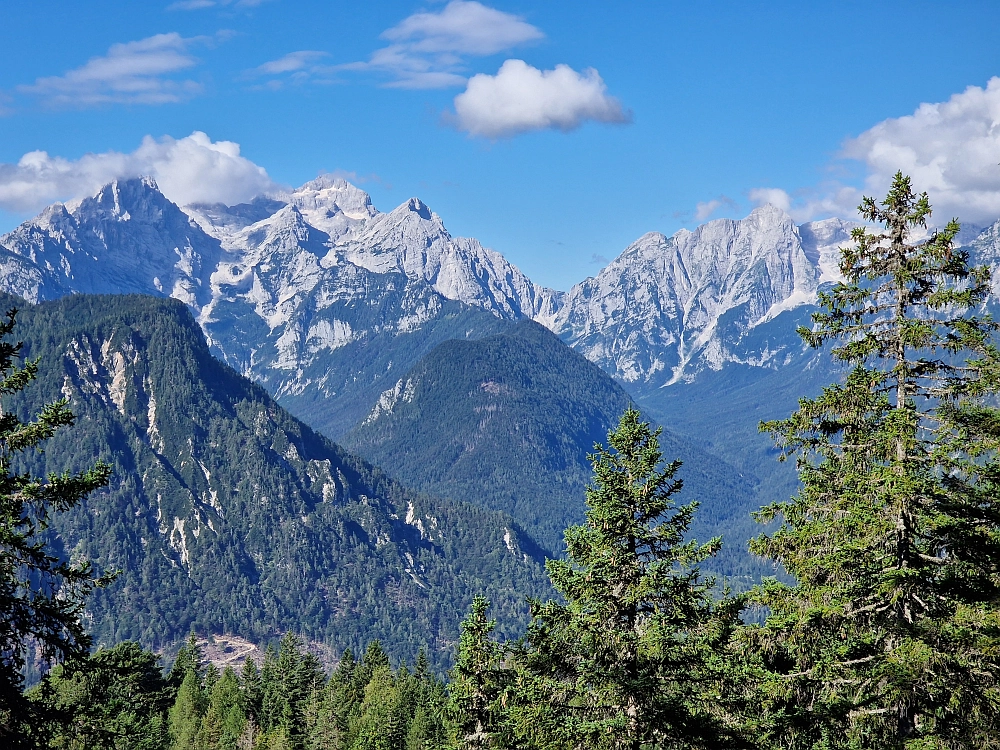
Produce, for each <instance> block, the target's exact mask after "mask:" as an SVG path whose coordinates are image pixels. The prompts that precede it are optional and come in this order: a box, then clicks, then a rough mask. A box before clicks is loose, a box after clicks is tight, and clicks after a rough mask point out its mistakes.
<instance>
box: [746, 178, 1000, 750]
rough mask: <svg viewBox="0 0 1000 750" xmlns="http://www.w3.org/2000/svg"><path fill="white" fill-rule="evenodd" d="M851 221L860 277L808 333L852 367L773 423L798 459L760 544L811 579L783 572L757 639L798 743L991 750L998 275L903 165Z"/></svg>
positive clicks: (997, 726) (774, 735)
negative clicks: (918, 234) (933, 226)
mask: <svg viewBox="0 0 1000 750" xmlns="http://www.w3.org/2000/svg"><path fill="white" fill-rule="evenodd" d="M860 211H861V215H862V217H863V218H864V219H865V220H866V221H867V222H871V223H873V224H878V225H881V226H882V227H883V228H884V230H883V231H881V232H879V233H873V232H871V231H869V230H868V229H865V228H859V229H856V230H854V232H853V240H854V243H855V246H854V247H852V248H846V249H844V250H843V251H842V259H841V264H840V270H841V272H842V273H843V275H844V277H845V281H844V283H841V284H838V285H837V286H835V287H834V288H833V289H832V291H830V292H827V293H825V294H822V295H821V296H820V303H821V306H822V307H823V308H824V311H823V312H821V313H818V314H816V315H814V316H813V320H814V328H813V329H812V330H808V329H801V330H800V334H801V335H802V336H803V338H804V339H805V340H806V341H807V342H808V343H809V344H810V345H812V346H816V347H819V346H822V345H824V344H826V343H827V342H835V343H836V346H835V347H834V348H833V354H834V356H835V357H836V358H837V359H839V360H841V361H842V362H844V363H847V364H848V365H850V366H851V367H852V369H851V370H850V373H849V374H848V375H847V377H846V379H845V381H844V382H843V383H842V384H838V385H832V386H829V387H827V388H825V389H824V391H823V394H822V395H821V396H819V397H818V398H815V399H803V400H801V401H800V402H799V409H798V411H796V412H795V413H794V414H793V415H792V416H791V417H790V418H789V419H787V420H783V421H777V422H770V423H766V424H764V425H762V429H764V430H766V431H769V432H771V433H772V434H774V435H775V436H776V439H777V441H778V444H779V446H780V447H781V448H782V449H783V450H784V453H785V455H786V456H791V455H794V456H796V458H797V463H798V468H799V474H800V478H801V482H802V488H801V490H800V492H799V493H798V494H797V495H796V496H795V497H793V498H792V499H791V500H790V501H787V502H780V503H776V504H774V505H771V506H769V507H767V508H765V509H763V510H762V511H761V513H760V518H761V519H762V520H765V521H768V520H772V519H775V518H781V519H782V521H783V522H782V525H781V526H780V528H779V529H778V530H777V531H775V532H774V533H773V534H769V535H764V536H762V537H760V538H759V539H757V540H755V542H754V543H753V545H752V550H753V551H754V552H756V553H757V554H761V555H766V556H768V557H771V558H773V559H774V560H776V561H778V562H780V563H781V564H782V565H783V566H784V568H785V570H787V571H788V572H789V573H791V574H792V575H793V576H794V577H795V579H796V581H797V585H796V586H787V585H783V584H780V583H778V582H777V581H773V580H772V581H770V582H768V583H766V584H765V585H763V586H762V587H761V588H759V589H758V590H757V592H756V594H755V598H756V600H757V601H758V602H759V603H760V604H762V605H764V606H766V607H768V608H770V612H771V615H770V617H769V618H768V619H767V621H766V624H765V625H764V626H763V627H752V628H748V629H747V630H746V631H745V633H744V635H745V637H746V639H747V641H748V642H749V643H751V644H756V645H757V646H758V653H760V654H761V655H762V657H763V666H764V668H765V671H764V673H763V683H762V685H763V687H764V696H765V698H766V700H767V705H769V706H770V710H769V711H768V712H767V714H768V715H769V716H770V717H772V718H771V719H770V720H768V721H765V722H761V723H760V724H759V725H758V726H757V728H756V731H758V732H761V733H763V734H766V735H768V736H770V738H771V740H772V741H773V743H774V744H775V745H777V746H780V747H794V748H799V747H802V748H806V747H809V748H811V747H823V748H837V747H844V748H847V747H850V748H855V747H879V748H902V747H907V748H918V747H919V748H930V747H949V748H950V747H970V748H971V747H993V746H997V744H998V743H1000V740H998V737H1000V722H998V719H1000V716H998V710H1000V691H998V687H997V674H998V671H1000V670H998V668H1000V664H998V660H1000V617H998V608H997V605H998V602H1000V598H998V597H1000V589H998V585H1000V505H998V500H1000V495H998V489H1000V462H998V460H997V448H998V446H1000V411H998V410H996V409H994V408H989V407H988V406H986V405H984V401H983V399H984V397H987V396H990V395H991V394H995V393H996V392H997V389H998V386H1000V355H998V352H997V350H996V349H995V348H994V347H993V345H992V344H991V343H990V341H989V338H990V333H991V332H992V331H993V330H994V329H995V328H996V325H995V324H994V323H993V322H992V320H990V319H989V317H986V316H981V315H978V314H976V306H977V305H979V303H981V302H982V301H983V300H984V299H985V298H986V295H987V294H988V293H989V273H988V270H987V269H986V268H983V267H980V268H975V267H971V266H970V264H969V255H968V253H967V252H965V251H963V250H960V249H957V248H956V247H955V246H954V239H955V236H956V234H957V233H958V230H959V226H958V223H957V222H956V221H954V220H953V221H951V222H950V223H948V224H947V226H945V228H944V229H942V230H938V231H935V232H932V233H931V234H930V236H929V237H928V238H927V239H924V240H922V241H918V242H912V241H911V239H910V238H911V235H912V234H913V232H914V230H915V229H918V228H919V229H923V228H924V227H926V223H927V218H928V216H930V213H931V208H930V204H929V201H928V198H927V195H926V193H925V194H923V195H919V196H918V195H916V194H915V193H914V192H913V189H912V187H911V184H910V180H909V178H907V177H904V176H903V175H902V174H897V175H896V177H895V179H894V181H893V184H892V187H891V189H890V191H889V193H888V196H887V197H886V198H885V200H884V201H882V202H881V203H876V201H875V200H873V199H871V198H865V199H864V202H863V203H862V204H861V206H860Z"/></svg>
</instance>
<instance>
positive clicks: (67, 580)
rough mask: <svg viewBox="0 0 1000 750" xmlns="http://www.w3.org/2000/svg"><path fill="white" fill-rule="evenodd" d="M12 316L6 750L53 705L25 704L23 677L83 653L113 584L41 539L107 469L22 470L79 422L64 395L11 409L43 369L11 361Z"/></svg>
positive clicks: (7, 361)
mask: <svg viewBox="0 0 1000 750" xmlns="http://www.w3.org/2000/svg"><path fill="white" fill-rule="evenodd" d="M15 315H16V310H14V309H11V310H10V311H9V312H8V313H7V316H6V319H5V320H3V321H2V322H0V396H2V397H3V403H2V404H0V744H2V745H3V746H5V747H10V748H14V747H19V746H22V745H23V746H31V745H34V744H35V743H39V742H41V741H42V737H41V736H39V735H38V732H39V730H40V729H41V728H42V727H43V726H44V725H45V723H46V720H47V718H48V717H47V713H48V712H49V708H50V707H51V705H52V704H51V702H48V701H45V702H37V701H30V702H29V701H26V700H25V698H24V695H23V692H22V690H23V685H24V672H25V671H26V670H27V669H28V668H29V667H30V666H33V665H34V664H33V663H34V662H35V661H36V660H37V661H40V662H41V664H42V665H43V667H51V666H52V665H53V664H58V663H61V662H64V661H69V662H73V661H75V660H79V659H80V658H82V657H84V656H86V654H87V652H88V649H89V648H90V638H89V636H88V635H87V633H86V632H85V631H84V628H83V624H82V623H81V616H82V615H83V608H84V604H85V601H86V598H87V596H88V595H89V594H90V593H91V592H92V591H93V590H94V589H95V588H96V587H99V586H103V585H106V584H107V583H108V581H109V580H110V578H109V577H99V576H97V575H95V574H94V571H93V568H92V567H91V564H90V563H89V562H87V561H86V557H85V556H79V555H78V556H76V557H75V559H72V560H67V559H65V558H64V557H60V556H59V555H57V554H53V552H52V550H51V549H50V548H48V547H47V545H46V538H45V531H46V529H47V528H48V527H49V526H50V524H51V523H52V521H53V518H54V517H53V516H52V515H50V514H52V513H54V512H57V513H65V512H67V511H69V510H70V509H72V508H73V507H74V506H76V505H77V504H78V503H79V502H80V501H81V499H82V498H84V497H85V496H86V495H87V494H88V493H90V492H93V491H94V490H95V489H97V488H98V487H101V486H103V485H105V484H106V483H107V481H108V477H109V475H110V467H109V466H108V465H107V464H104V463H97V464H96V465H94V467H93V468H91V469H87V470H83V471H73V472H70V471H60V472H50V473H49V474H48V475H47V478H44V479H43V478H40V477H39V476H37V475H36V474H33V473H31V472H28V471H23V470H19V467H18V463H19V459H20V458H21V456H22V455H23V454H25V453H28V454H31V453H33V452H34V451H35V450H39V449H40V448H41V446H42V445H43V444H45V443H46V442H47V441H49V439H50V438H51V437H52V436H53V435H54V434H56V432H57V431H58V430H60V428H62V427H68V426H71V425H73V423H74V421H75V417H74V416H73V413H72V412H71V411H70V409H69V406H68V405H67V402H66V400H65V399H62V400H58V399H59V397H58V395H50V397H49V398H47V399H46V398H44V397H43V398H41V399H38V398H37V396H38V394H37V393H35V394H33V395H35V396H36V398H35V403H36V405H37V406H36V409H35V410H33V412H32V413H33V414H35V416H34V417H33V418H29V417H25V418H24V419H22V418H20V417H19V416H18V414H17V412H16V411H15V410H12V409H11V408H10V403H11V401H13V400H15V398H16V397H17V396H19V395H21V394H22V392H23V391H24V390H25V389H26V388H27V387H28V386H29V384H31V382H32V381H33V380H35V378H36V377H37V373H38V368H39V364H38V362H37V361H32V360H27V361H25V363H24V365H23V367H20V368H18V367H17V366H16V364H15V360H16V359H17V358H18V357H20V356H21V349H22V347H21V345H20V344H14V343H12V342H11V341H10V340H9V337H10V336H11V333H12V332H13V330H14V322H15ZM34 390H36V391H37V390H38V389H34ZM62 432H63V433H65V431H62ZM73 439H76V438H73Z"/></svg>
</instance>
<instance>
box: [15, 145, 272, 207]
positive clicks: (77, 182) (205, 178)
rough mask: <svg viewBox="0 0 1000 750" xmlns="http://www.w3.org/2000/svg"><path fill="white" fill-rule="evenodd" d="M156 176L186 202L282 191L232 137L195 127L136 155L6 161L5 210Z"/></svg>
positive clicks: (38, 155) (33, 155)
mask: <svg viewBox="0 0 1000 750" xmlns="http://www.w3.org/2000/svg"><path fill="white" fill-rule="evenodd" d="M139 175H151V176H152V177H153V178H154V179H155V180H156V182H157V184H158V185H159V186H160V190H162V191H163V194H164V195H166V196H167V197H168V198H169V199H170V200H172V201H174V202H175V203H177V204H180V205H186V204H189V203H216V202H218V203H227V204H233V203H240V202H243V201H247V200H250V199H251V198H253V197H254V196H256V195H260V194H261V193H265V192H271V191H275V190H278V189H279V186H277V185H275V183H274V182H272V181H271V178H270V177H268V175H267V172H266V171H264V169H263V168H262V167H259V166H257V165H256V164H254V163H253V162H252V161H250V160H249V159H247V158H246V157H244V156H241V155H240V146H239V144H238V143H233V142H232V141H212V140H211V139H210V138H209V137H208V136H207V135H206V134H205V133H202V132H198V131H195V132H194V133H192V134H191V135H189V136H187V137H186V138H180V139H175V138H171V137H170V136H164V137H162V138H159V139H156V138H153V137H151V136H146V137H145V138H144V139H143V140H142V143H141V144H140V145H139V147H138V148H137V149H136V150H135V151H132V152H131V153H121V152H118V151H105V152H103V153H99V154H86V155H85V156H82V157H80V158H79V159H75V160H74V159H64V158H62V157H59V156H50V155H49V154H48V153H46V152H45V151H32V152H30V153H27V154H25V155H24V156H22V157H21V159H20V160H19V161H18V162H17V163H16V164H0V208H3V209H7V210H10V211H16V212H19V213H20V212H27V211H37V210H38V209H40V208H42V207H43V206H45V205H47V204H49V203H51V202H53V201H56V200H67V199H69V198H75V197H80V196H84V195H90V194H92V193H94V192H96V191H97V190H98V189H99V188H100V187H101V186H102V185H104V184H106V183H108V182H110V181H111V180H115V179H122V178H127V177H137V176H139Z"/></svg>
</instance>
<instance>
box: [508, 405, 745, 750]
mask: <svg viewBox="0 0 1000 750" xmlns="http://www.w3.org/2000/svg"><path fill="white" fill-rule="evenodd" d="M659 434H660V433H659V430H657V431H655V432H654V431H653V430H651V429H650V427H649V424H647V423H645V422H643V421H642V420H641V419H640V415H639V413H638V412H637V411H635V410H633V409H629V410H628V411H626V412H625V414H624V415H623V416H622V418H621V422H620V424H619V425H618V427H617V428H616V429H614V430H612V431H611V432H610V433H609V434H608V443H609V446H608V447H607V448H605V447H603V446H600V445H598V446H596V453H595V454H594V455H592V456H590V461H591V463H592V465H593V468H594V476H593V480H592V482H591V484H590V485H589V486H588V487H587V492H586V500H587V514H586V523H585V524H583V525H581V526H575V527H571V528H570V529H568V530H567V531H566V559H565V560H550V561H549V562H548V563H547V568H548V572H549V577H550V578H551V580H552V584H553V586H554V587H555V588H556V590H557V591H558V592H559V593H560V594H561V595H562V596H563V597H564V599H565V603H562V602H555V601H552V602H548V603H546V604H538V603H535V604H533V606H532V610H533V619H532V622H531V624H530V626H529V630H528V633H527V635H526V638H525V641H524V644H523V645H522V646H521V648H520V649H519V650H518V651H517V652H515V656H516V662H517V665H518V667H519V672H520V674H519V677H518V680H517V682H516V687H514V688H512V689H511V692H509V694H508V695H505V696H504V697H503V699H502V702H503V703H505V704H506V705H507V710H508V711H509V712H510V715H511V720H512V721H513V722H514V723H515V731H516V732H517V733H518V734H519V735H520V736H521V737H522V738H523V739H525V740H527V742H528V744H529V745H530V746H539V747H573V748H609V749H610V748H615V749H618V748H621V749H623V750H640V748H647V747H678V748H680V747H691V748H696V747H717V746H719V745H720V743H721V741H722V738H723V737H724V735H725V733H724V731H723V727H722V724H721V722H720V720H719V719H717V718H716V716H715V710H716V705H715V704H716V700H715V699H714V697H713V696H714V695H715V693H716V691H717V687H718V686H717V683H718V678H719V675H718V674H717V673H716V671H715V670H714V668H713V667H712V660H713V656H712V653H713V651H714V650H715V649H716V648H717V647H718V646H719V645H720V644H721V643H722V642H723V641H724V639H725V637H726V636H727V634H728V632H729V630H730V629H731V628H732V627H734V625H735V622H736V610H737V607H736V606H735V605H734V604H733V602H732V601H728V600H727V601H726V602H725V603H724V604H723V605H721V606H719V607H718V608H717V607H716V606H715V605H714V604H713V597H712V593H711V590H712V587H713V581H711V580H705V579H703V578H701V576H700V574H699V571H698V564H699V563H700V562H702V561H703V560H705V559H706V558H707V557H709V556H710V555H712V554H714V553H715V552H716V551H717V550H718V549H719V547H720V544H721V543H720V541H719V540H718V539H713V540H711V541H709V542H708V543H707V544H703V545H700V544H698V543H697V542H695V541H693V540H686V535H687V532H688V528H689V526H690V523H691V519H692V516H693V514H694V512H695V507H696V504H694V503H691V504H688V505H680V506H678V505H676V504H675V496H676V494H677V493H678V492H679V491H680V489H681V486H682V485H681V481H680V480H679V479H677V478H676V476H675V475H676V473H677V470H678V468H679V467H680V463H679V462H677V461H675V462H673V463H669V464H666V465H664V464H663V456H662V454H661V452H660V447H659Z"/></svg>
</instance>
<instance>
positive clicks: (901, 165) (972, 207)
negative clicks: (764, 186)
mask: <svg viewBox="0 0 1000 750" xmlns="http://www.w3.org/2000/svg"><path fill="white" fill-rule="evenodd" d="M843 155H844V156H845V157H846V158H848V159H855V160H858V161H861V162H863V163H864V164H865V165H866V167H867V168H868V172H869V174H868V178H867V179H866V181H865V188H866V192H869V193H873V194H876V195H877V194H879V192H880V191H881V192H882V193H884V192H885V189H886V187H887V186H888V185H889V183H890V181H891V179H892V175H894V174H895V173H896V171H897V170H902V171H903V173H904V174H908V175H910V177H912V178H913V184H914V185H915V186H916V187H917V189H918V190H921V191H923V190H926V191H927V192H928V193H930V196H931V202H932V204H933V206H934V208H935V213H936V214H938V215H939V217H941V218H944V217H945V216H946V217H951V216H959V217H961V218H964V219H967V220H970V221H974V222H981V221H992V220H994V219H996V218H997V217H1000V166H998V162H1000V78H996V77H994V78H991V79H990V81H989V83H987V85H986V88H980V87H979V86H969V87H968V88H967V89H966V90H965V91H963V92H962V93H960V94H955V95H953V96H952V97H951V98H950V99H949V100H948V101H946V102H941V103H938V104H921V105H920V106H919V107H917V109H916V111H915V112H914V113H913V114H912V115H907V116H905V117H897V118H893V119H890V120H885V121H883V122H880V123H879V124H878V125H876V126H875V127H873V128H871V129H869V130H867V131H865V132H864V133H862V134H861V135H860V136H858V137H857V138H854V139H851V140H850V141H848V142H847V143H846V144H845V146H844V149H843Z"/></svg>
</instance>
